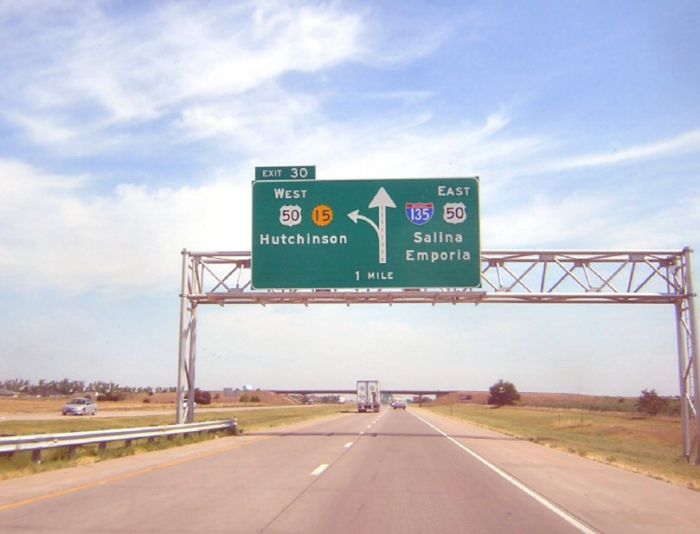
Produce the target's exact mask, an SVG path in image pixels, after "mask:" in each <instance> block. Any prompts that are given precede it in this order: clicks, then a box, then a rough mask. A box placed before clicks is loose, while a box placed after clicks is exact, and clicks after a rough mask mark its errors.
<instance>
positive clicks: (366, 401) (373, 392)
mask: <svg viewBox="0 0 700 534" xmlns="http://www.w3.org/2000/svg"><path fill="white" fill-rule="evenodd" d="M380 400H381V392H380V390H379V380H358V381H357V411H358V412H378V411H379V403H380Z"/></svg>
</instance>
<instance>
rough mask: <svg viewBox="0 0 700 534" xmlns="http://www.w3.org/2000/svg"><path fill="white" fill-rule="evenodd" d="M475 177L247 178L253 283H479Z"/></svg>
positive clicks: (331, 286) (363, 285) (369, 285)
mask: <svg viewBox="0 0 700 534" xmlns="http://www.w3.org/2000/svg"><path fill="white" fill-rule="evenodd" d="M480 254H481V249H480V240H479V180H478V178H412V179H397V180H288V181H268V180H262V181H256V182H253V247H252V286H253V287H254V288H256V289H284V288H289V289H302V288H323V289H335V288H338V289H340V288H382V287H386V288H390V287H403V288H424V287H479V286H480V285H481V258H480Z"/></svg>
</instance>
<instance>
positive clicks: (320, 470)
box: [311, 464, 329, 477]
mask: <svg viewBox="0 0 700 534" xmlns="http://www.w3.org/2000/svg"><path fill="white" fill-rule="evenodd" d="M328 465H329V464H321V465H319V466H318V467H317V468H316V469H314V470H313V471H311V476H313V477H317V476H318V475H320V474H321V473H323V472H324V471H325V470H326V469H328Z"/></svg>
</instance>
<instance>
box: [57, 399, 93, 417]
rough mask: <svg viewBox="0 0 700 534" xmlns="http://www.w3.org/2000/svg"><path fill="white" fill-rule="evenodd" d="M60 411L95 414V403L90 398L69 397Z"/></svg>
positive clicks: (73, 413) (74, 413)
mask: <svg viewBox="0 0 700 534" xmlns="http://www.w3.org/2000/svg"><path fill="white" fill-rule="evenodd" d="M61 411H62V412H63V415H97V404H95V403H94V402H93V401H92V400H91V399H81V398H78V399H71V400H70V401H69V402H68V403H67V404H64V405H63V408H62V410H61Z"/></svg>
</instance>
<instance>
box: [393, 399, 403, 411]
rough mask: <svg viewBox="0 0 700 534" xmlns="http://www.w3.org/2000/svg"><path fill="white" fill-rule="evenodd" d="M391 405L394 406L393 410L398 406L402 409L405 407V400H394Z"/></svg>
mask: <svg viewBox="0 0 700 534" xmlns="http://www.w3.org/2000/svg"><path fill="white" fill-rule="evenodd" d="M392 406H393V407H394V410H396V409H398V408H401V409H402V410H405V409H406V401H402V400H399V401H394V402H393V403H392Z"/></svg>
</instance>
